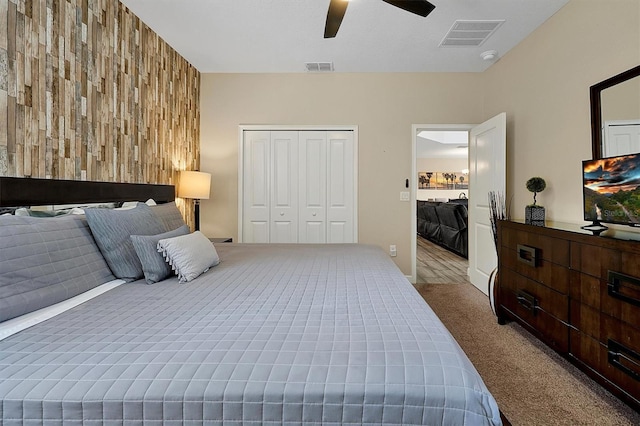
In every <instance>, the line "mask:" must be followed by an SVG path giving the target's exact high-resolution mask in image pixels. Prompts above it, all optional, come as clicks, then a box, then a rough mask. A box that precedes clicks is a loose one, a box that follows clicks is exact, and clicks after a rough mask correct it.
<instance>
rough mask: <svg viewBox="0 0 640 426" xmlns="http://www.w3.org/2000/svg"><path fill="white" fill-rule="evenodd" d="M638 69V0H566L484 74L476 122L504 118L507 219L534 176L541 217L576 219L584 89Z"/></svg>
mask: <svg viewBox="0 0 640 426" xmlns="http://www.w3.org/2000/svg"><path fill="white" fill-rule="evenodd" d="M638 64H640V2H639V1H638V0H608V1H602V0H572V1H570V2H569V3H568V4H567V5H566V6H565V7H564V8H562V9H561V10H560V11H559V12H558V13H556V15H554V16H553V17H552V18H551V19H549V20H548V21H547V22H545V23H544V24H543V25H542V26H541V27H540V28H539V29H538V30H537V31H535V32H534V33H533V34H532V35H530V36H529V37H528V38H527V39H525V40H524V41H523V42H522V43H520V44H519V45H518V46H517V47H516V48H515V49H513V50H512V51H510V52H509V53H508V54H507V55H505V56H504V57H503V58H502V59H501V60H500V61H498V62H497V63H496V64H494V65H493V66H492V67H491V68H489V70H487V71H486V72H485V73H484V75H483V84H484V85H485V87H486V93H485V99H486V103H485V106H484V114H483V118H489V117H491V116H493V115H495V114H497V113H499V112H501V111H505V112H506V113H507V140H508V142H507V144H508V149H507V174H508V181H507V187H508V193H509V194H511V195H512V196H513V201H512V217H513V218H523V217H524V208H525V206H526V205H527V204H528V203H531V201H532V199H533V198H532V194H531V193H530V192H528V191H527V189H526V188H525V182H526V181H527V179H529V178H530V177H532V176H541V177H543V178H544V179H545V180H546V182H547V189H546V190H545V191H544V192H542V193H541V194H538V197H537V198H538V202H539V203H540V204H541V205H543V206H545V207H546V208H547V217H548V218H549V219H552V220H556V221H565V222H575V223H581V222H582V169H581V161H582V160H586V159H590V158H591V118H590V112H589V87H590V86H591V85H593V84H595V83H598V82H600V81H602V80H604V79H606V78H608V77H611V76H613V75H615V74H618V73H620V72H622V71H624V70H626V69H629V68H631V67H633V66H636V65H638Z"/></svg>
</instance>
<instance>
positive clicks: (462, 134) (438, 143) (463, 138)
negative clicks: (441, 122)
mask: <svg viewBox="0 0 640 426" xmlns="http://www.w3.org/2000/svg"><path fill="white" fill-rule="evenodd" d="M416 141H417V144H416V148H417V149H416V158H467V157H468V156H469V132H467V131H451V130H446V131H429V130H422V131H419V132H418V138H417V140H416Z"/></svg>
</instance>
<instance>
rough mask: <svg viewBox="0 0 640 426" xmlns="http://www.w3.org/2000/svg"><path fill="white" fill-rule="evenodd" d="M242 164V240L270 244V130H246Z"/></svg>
mask: <svg viewBox="0 0 640 426" xmlns="http://www.w3.org/2000/svg"><path fill="white" fill-rule="evenodd" d="M242 166H243V169H244V178H243V183H244V188H243V197H242V200H243V201H242V208H243V216H242V218H243V219H242V241H244V242H246V243H268V242H269V229H270V227H271V226H270V213H271V212H270V210H271V209H270V200H269V196H270V191H269V180H270V176H271V132H260V131H255V132H245V135H244V143H243V159H242Z"/></svg>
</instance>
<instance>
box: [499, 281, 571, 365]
mask: <svg viewBox="0 0 640 426" xmlns="http://www.w3.org/2000/svg"><path fill="white" fill-rule="evenodd" d="M499 282H500V284H499V288H500V294H499V300H500V305H501V306H502V307H503V308H504V309H506V310H507V311H508V312H510V313H511V314H512V315H514V316H516V317H517V318H519V319H520V320H521V321H522V322H524V323H526V324H528V325H529V326H530V327H531V328H533V329H534V330H535V332H536V333H537V334H538V335H539V336H540V338H541V339H543V340H544V341H545V342H547V344H549V346H551V347H553V348H554V349H556V350H557V351H560V352H567V351H568V345H569V331H568V326H567V325H566V323H567V322H568V313H569V299H568V297H567V296H566V295H563V294H560V293H558V292H556V291H554V290H551V289H550V288H547V287H545V286H543V285H541V284H538V283H536V282H535V281H532V280H530V279H528V278H526V277H524V276H522V275H520V274H517V273H515V272H513V271H510V270H506V271H501V274H500V280H499Z"/></svg>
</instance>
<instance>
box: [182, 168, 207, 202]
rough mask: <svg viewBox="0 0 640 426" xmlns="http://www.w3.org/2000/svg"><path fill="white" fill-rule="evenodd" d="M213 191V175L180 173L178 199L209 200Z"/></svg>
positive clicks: (190, 172) (188, 171)
mask: <svg viewBox="0 0 640 426" xmlns="http://www.w3.org/2000/svg"><path fill="white" fill-rule="evenodd" d="M210 191H211V173H204V172H194V171H190V170H183V171H181V172H180V182H179V185H178V197H180V198H193V199H197V200H207V199H209V192H210Z"/></svg>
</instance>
